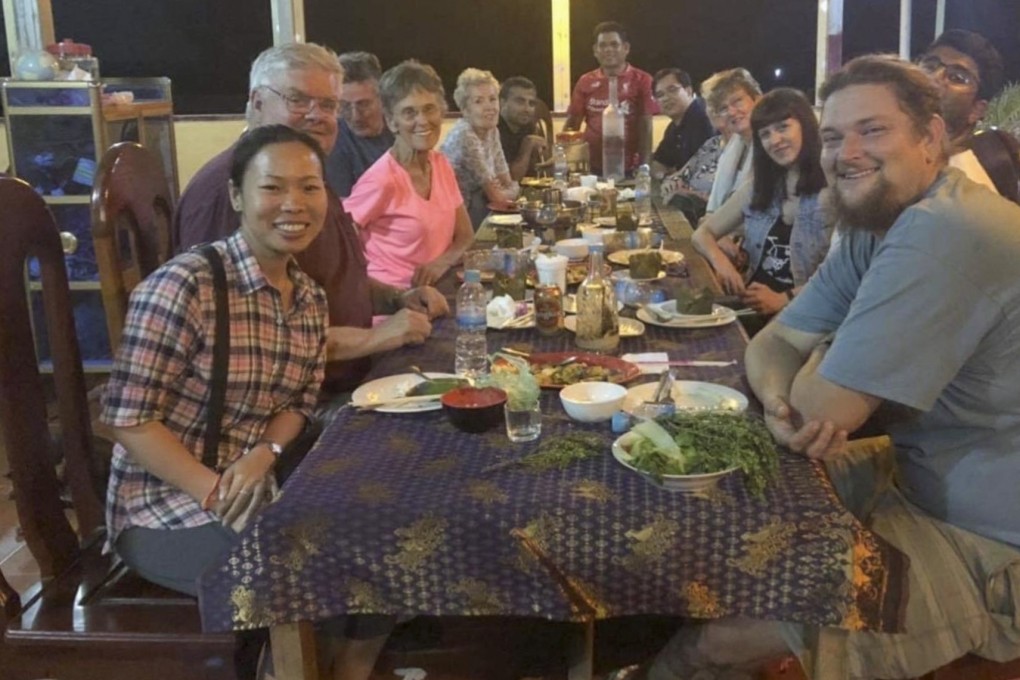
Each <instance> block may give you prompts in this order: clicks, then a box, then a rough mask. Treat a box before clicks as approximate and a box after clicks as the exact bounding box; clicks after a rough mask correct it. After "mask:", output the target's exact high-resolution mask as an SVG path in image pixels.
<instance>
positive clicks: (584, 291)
mask: <svg viewBox="0 0 1020 680" xmlns="http://www.w3.org/2000/svg"><path fill="white" fill-rule="evenodd" d="M575 340H576V342H577V346H578V347H580V348H581V349H585V350H588V351H591V352H612V351H614V350H616V348H617V347H619V346H620V317H619V316H618V315H617V312H616V292H615V291H614V290H613V284H612V282H611V281H609V280H608V279H607V278H606V276H605V272H603V271H602V245H600V244H590V245H589V246H588V276H586V277H585V279H584V281H582V282H581V285H579V286H578V287H577V333H576V337H575Z"/></svg>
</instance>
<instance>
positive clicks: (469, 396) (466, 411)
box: [440, 387, 506, 432]
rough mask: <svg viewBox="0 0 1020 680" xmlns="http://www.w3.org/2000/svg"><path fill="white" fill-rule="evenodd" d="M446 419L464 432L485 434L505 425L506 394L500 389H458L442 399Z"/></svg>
mask: <svg viewBox="0 0 1020 680" xmlns="http://www.w3.org/2000/svg"><path fill="white" fill-rule="evenodd" d="M440 402H442V404H443V411H444V412H445V413H446V417H447V418H449V420H450V422H451V423H453V425H454V427H456V428H457V429H458V430H461V431H462V432H485V431H486V430H491V429H492V428H494V427H496V426H497V425H502V424H503V404H505V403H506V392H504V391H503V390H501V389H499V388H498V387H458V388H456V389H453V390H450V391H449V392H447V393H446V394H444V395H443V396H442V397H441V398H440Z"/></svg>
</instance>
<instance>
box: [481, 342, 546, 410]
mask: <svg viewBox="0 0 1020 680" xmlns="http://www.w3.org/2000/svg"><path fill="white" fill-rule="evenodd" d="M497 359H499V360H500V361H505V362H506V363H508V364H510V366H512V369H510V370H503V371H492V372H491V373H489V374H488V375H484V376H482V377H481V378H479V379H478V381H477V385H478V386H479V387H498V388H499V389H501V390H503V391H504V392H506V396H507V403H508V404H509V405H510V408H512V409H528V408H531V407H533V406H534V405H535V404H536V403H538V397H539V395H540V394H541V393H542V390H541V388H540V387H539V386H538V380H537V379H536V378H535V375H534V374H533V373H532V372H531V364H529V363H528V361H527V359H522V358H521V357H517V356H513V355H512V354H503V353H502V352H497V353H496V354H494V355H492V357H490V363H492V364H493V365H495V364H496V360H497Z"/></svg>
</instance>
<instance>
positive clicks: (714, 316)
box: [637, 300, 737, 328]
mask: <svg viewBox="0 0 1020 680" xmlns="http://www.w3.org/2000/svg"><path fill="white" fill-rule="evenodd" d="M659 308H660V309H662V310H663V311H666V312H669V311H674V310H675V309H676V300H669V301H667V302H663V303H662V304H661V305H659ZM637 318H639V319H641V320H642V321H644V322H645V323H650V324H652V325H653V326H662V327H664V328H715V327H716V326H725V325H726V324H730V323H733V322H734V321H736V320H737V313H736V312H734V311H733V310H732V309H730V308H729V307H723V306H722V305H712V313H711V314H681V315H679V316H677V317H676V318H675V319H672V320H670V321H659V320H658V319H656V318H655V317H654V316H652V315H651V314H649V313H648V310H647V309H645V308H643V307H642V308H641V309H639V310H638V311H637Z"/></svg>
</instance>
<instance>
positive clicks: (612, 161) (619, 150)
mask: <svg viewBox="0 0 1020 680" xmlns="http://www.w3.org/2000/svg"><path fill="white" fill-rule="evenodd" d="M616 85H617V83H616V77H615V76H614V77H612V78H610V79H609V104H607V105H606V108H604V109H602V176H603V177H604V178H605V179H607V180H608V179H612V180H616V181H620V180H622V179H623V178H624V173H625V172H626V163H625V160H626V159H625V156H626V150H625V147H626V145H625V143H624V141H625V140H624V124H623V113H622V112H621V111H620V100H619V97H618V95H617V91H616Z"/></svg>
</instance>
